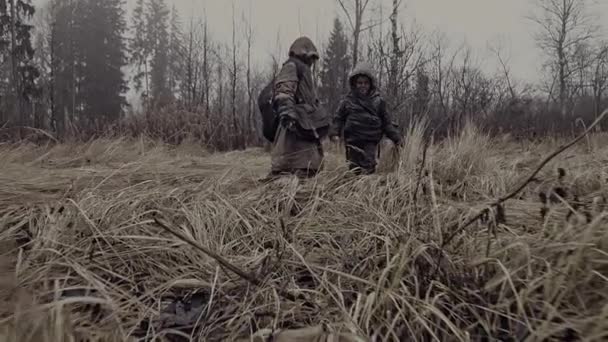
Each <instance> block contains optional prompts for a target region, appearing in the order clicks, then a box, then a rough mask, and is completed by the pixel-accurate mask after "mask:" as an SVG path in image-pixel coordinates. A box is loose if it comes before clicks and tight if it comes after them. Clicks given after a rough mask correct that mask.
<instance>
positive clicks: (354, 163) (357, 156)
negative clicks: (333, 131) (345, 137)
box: [346, 140, 365, 175]
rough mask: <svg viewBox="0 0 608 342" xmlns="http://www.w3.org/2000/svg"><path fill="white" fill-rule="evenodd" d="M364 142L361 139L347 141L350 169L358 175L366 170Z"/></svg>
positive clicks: (347, 156) (347, 159) (347, 161)
mask: <svg viewBox="0 0 608 342" xmlns="http://www.w3.org/2000/svg"><path fill="white" fill-rule="evenodd" d="M364 152H365V150H364V144H363V143H362V142H360V141H356V140H353V141H347V142H346V163H347V165H348V169H349V171H351V172H353V173H354V174H356V175H359V174H361V173H362V172H363V170H364V166H365V165H364V159H365V153H364Z"/></svg>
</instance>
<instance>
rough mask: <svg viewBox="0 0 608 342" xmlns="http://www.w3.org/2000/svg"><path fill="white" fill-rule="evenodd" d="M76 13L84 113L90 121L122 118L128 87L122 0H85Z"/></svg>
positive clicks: (92, 122)
mask: <svg viewBox="0 0 608 342" xmlns="http://www.w3.org/2000/svg"><path fill="white" fill-rule="evenodd" d="M83 2H84V4H83V5H84V6H82V7H81V8H80V9H81V11H79V12H80V15H79V16H78V17H77V18H78V19H79V20H80V21H81V24H80V25H79V26H80V28H81V30H80V32H77V33H76V32H75V34H77V39H78V46H79V49H80V52H81V54H80V55H81V60H80V63H79V67H80V70H79V76H80V77H79V78H80V79H81V87H80V97H79V98H80V100H81V103H82V110H83V113H84V114H85V115H86V116H87V117H88V120H89V122H90V123H91V124H95V123H97V122H112V121H115V120H116V119H118V118H119V116H120V114H121V113H122V112H123V109H124V105H125V104H126V101H125V97H124V93H125V91H126V90H127V88H126V82H125V80H124V79H123V71H122V67H123V66H125V65H126V63H127V61H126V51H125V41H124V39H123V35H124V32H125V29H126V24H125V19H124V10H123V0H86V1H83Z"/></svg>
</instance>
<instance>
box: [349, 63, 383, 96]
mask: <svg viewBox="0 0 608 342" xmlns="http://www.w3.org/2000/svg"><path fill="white" fill-rule="evenodd" d="M359 75H364V76H367V77H369V79H370V81H371V87H370V92H374V91H375V90H376V76H375V73H374V68H373V67H372V65H371V64H369V63H366V62H361V63H359V64H357V66H356V67H355V68H354V69H353V71H351V73H350V74H349V75H348V84H350V87H351V89H353V90H354V88H355V85H354V84H353V81H354V79H355V77H356V76H359Z"/></svg>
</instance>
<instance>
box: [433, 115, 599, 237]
mask: <svg viewBox="0 0 608 342" xmlns="http://www.w3.org/2000/svg"><path fill="white" fill-rule="evenodd" d="M606 115H608V109H606V110H604V112H603V113H602V115H600V116H599V117H598V118H597V119H596V120H595V121H594V122H593V123H592V124H591V126H589V127H588V128H587V129H586V130H585V131H584V132H583V133H581V134H580V135H579V136H578V137H576V138H575V139H574V140H572V141H570V142H569V143H567V144H565V145H562V146H560V147H559V148H557V149H556V150H555V151H554V152H553V153H551V154H549V155H548V156H547V157H545V159H544V160H543V161H542V162H541V163H540V164H539V165H538V167H537V168H536V169H535V170H534V172H532V173H531V174H530V175H529V176H528V178H526V179H525V180H524V181H523V182H522V183H521V185H519V186H518V187H517V188H516V189H515V190H513V191H511V192H510V193H509V194H507V195H504V196H503V197H501V198H499V199H497V200H495V201H494V202H493V203H491V204H489V205H488V208H485V209H483V210H481V211H480V212H479V213H478V214H477V215H475V216H473V217H472V218H471V219H469V220H468V221H467V222H466V223H465V224H464V225H462V226H460V227H458V224H454V225H453V226H452V227H451V228H450V230H451V231H452V233H451V234H450V235H449V236H448V238H447V239H445V240H444V241H443V243H442V244H441V248H442V249H443V248H444V247H445V246H447V245H448V244H449V243H450V242H451V241H452V240H453V239H454V238H455V237H456V235H458V234H459V233H460V232H462V231H463V230H465V229H466V228H467V227H468V226H470V225H471V224H473V223H474V222H475V221H477V220H479V218H481V217H482V216H483V215H484V214H485V213H487V212H488V211H489V209H490V208H491V207H496V206H499V205H500V204H502V203H503V202H505V201H507V200H509V199H511V198H513V197H515V196H517V195H518V194H519V193H520V192H521V191H522V190H523V189H524V188H525V187H526V186H527V185H528V184H530V182H532V181H533V180H534V178H535V177H536V175H537V174H538V173H539V172H540V171H541V170H542V169H543V167H545V165H547V163H549V162H550V161H551V160H552V159H553V158H555V157H556V156H557V155H559V154H560V153H562V152H564V151H566V150H567V149H569V148H570V147H572V146H573V145H575V144H576V143H577V142H579V141H580V140H581V139H583V138H584V137H585V136H587V134H589V132H591V130H592V129H593V127H595V126H596V125H597V124H599V123H600V122H601V121H602V120H603V119H604V117H605V116H606Z"/></svg>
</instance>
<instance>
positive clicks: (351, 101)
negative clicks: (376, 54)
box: [330, 63, 401, 144]
mask: <svg viewBox="0 0 608 342" xmlns="http://www.w3.org/2000/svg"><path fill="white" fill-rule="evenodd" d="M359 75H365V76H367V77H368V78H369V79H370V82H371V87H370V92H369V94H368V95H367V96H365V97H362V96H360V95H358V93H357V91H356V89H355V85H354V81H355V78H356V77H357V76H359ZM349 83H350V85H351V91H350V93H349V94H348V95H346V96H345V98H344V99H343V100H342V101H341V103H340V106H339V107H338V110H337V112H336V115H335V117H334V120H333V125H332V130H331V132H330V135H331V136H339V135H343V136H344V140H345V141H346V142H349V141H368V142H376V143H378V142H380V140H382V137H383V136H385V135H386V136H387V137H388V138H389V139H391V140H392V141H393V142H394V143H395V144H399V143H400V142H401V135H400V134H399V131H398V130H397V127H396V125H395V123H394V122H393V121H392V118H391V116H390V114H389V112H388V111H387V109H386V101H385V100H384V99H383V98H382V96H381V95H380V93H379V92H378V89H377V88H376V78H375V77H374V73H373V71H372V68H371V67H370V65H368V64H366V63H361V64H359V65H358V66H357V67H356V68H355V69H354V70H353V71H352V72H351V74H350V75H349Z"/></svg>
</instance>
